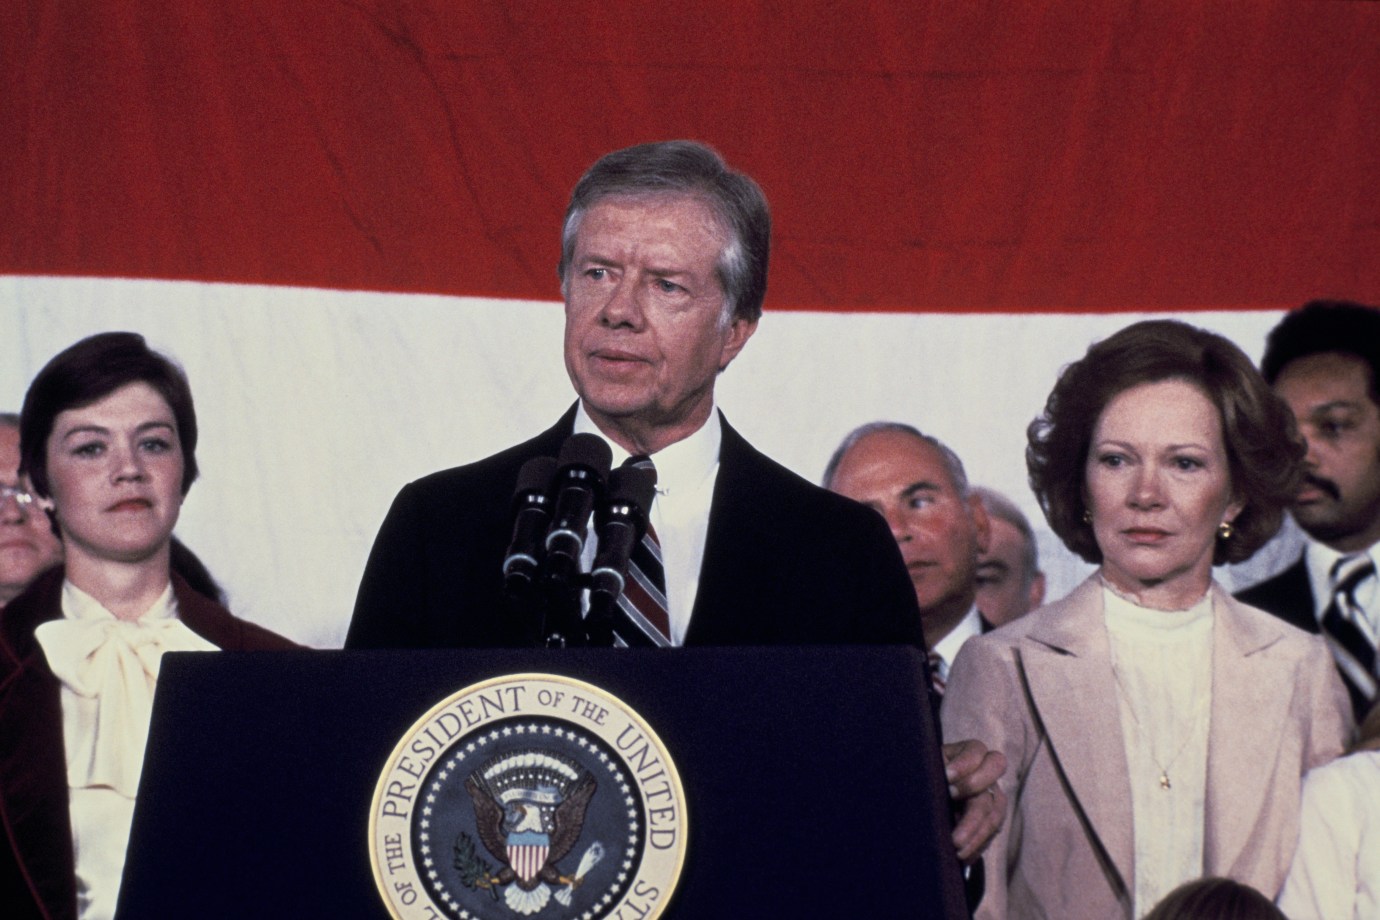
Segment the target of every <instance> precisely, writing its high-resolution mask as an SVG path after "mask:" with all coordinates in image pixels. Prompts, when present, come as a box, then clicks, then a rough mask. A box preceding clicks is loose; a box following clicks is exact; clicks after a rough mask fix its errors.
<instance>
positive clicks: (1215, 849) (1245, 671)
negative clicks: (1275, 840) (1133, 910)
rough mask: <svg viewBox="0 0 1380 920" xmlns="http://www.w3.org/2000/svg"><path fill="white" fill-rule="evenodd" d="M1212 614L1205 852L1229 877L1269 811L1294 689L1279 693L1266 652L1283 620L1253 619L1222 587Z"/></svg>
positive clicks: (1211, 868)
mask: <svg viewBox="0 0 1380 920" xmlns="http://www.w3.org/2000/svg"><path fill="white" fill-rule="evenodd" d="M1213 613H1214V620H1213V628H1212V675H1213V677H1212V716H1211V718H1212V722H1211V725H1210V726H1209V728H1208V768H1207V806H1206V811H1207V815H1206V825H1207V830H1206V836H1205V839H1204V841H1203V857H1204V864H1205V868H1206V870H1207V872H1208V873H1209V874H1212V875H1228V874H1230V873H1231V869H1232V865H1233V863H1234V862H1235V861H1236V859H1237V857H1238V856H1239V855H1240V854H1241V851H1242V850H1243V849H1244V848H1245V847H1246V844H1247V843H1248V842H1249V841H1250V837H1251V833H1252V831H1253V829H1254V825H1255V819H1256V817H1257V816H1258V815H1259V814H1261V812H1262V811H1264V810H1265V806H1264V801H1265V797H1266V796H1267V795H1268V794H1269V791H1270V784H1271V782H1272V780H1273V777H1274V775H1275V771H1274V770H1273V769H1272V765H1273V764H1274V762H1275V759H1276V757H1277V755H1278V752H1279V740H1280V735H1281V733H1282V732H1283V731H1284V728H1285V725H1286V724H1288V709H1289V703H1290V694H1288V693H1287V692H1281V687H1280V686H1279V673H1278V668H1277V667H1273V666H1272V664H1273V663H1272V661H1271V659H1270V656H1269V654H1268V653H1267V652H1266V649H1268V648H1269V647H1270V646H1271V645H1273V644H1274V643H1275V642H1277V641H1279V639H1280V638H1281V635H1282V633H1281V626H1280V624H1278V623H1275V622H1273V621H1271V620H1264V619H1261V618H1258V617H1257V618H1251V617H1247V616H1246V615H1245V614H1244V612H1243V611H1242V610H1241V608H1240V606H1239V605H1238V604H1237V602H1235V601H1233V600H1232V599H1231V598H1230V597H1228V596H1227V594H1226V593H1225V592H1223V591H1221V590H1220V589H1218V588H1216V587H1214V588H1213ZM1242 764H1249V765H1250V769H1246V770H1243V769H1241V765H1242Z"/></svg>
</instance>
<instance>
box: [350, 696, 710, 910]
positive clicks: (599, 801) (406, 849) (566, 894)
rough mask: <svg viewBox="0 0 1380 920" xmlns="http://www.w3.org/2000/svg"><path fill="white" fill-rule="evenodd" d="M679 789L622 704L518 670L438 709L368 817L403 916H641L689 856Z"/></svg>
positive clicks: (649, 736) (425, 720) (399, 751)
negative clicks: (686, 855)
mask: <svg viewBox="0 0 1380 920" xmlns="http://www.w3.org/2000/svg"><path fill="white" fill-rule="evenodd" d="M685 842H686V823H685V794H684V791H683V790H682V789H681V785H680V777H679V776H678V775H677V774H676V768H675V764H673V763H672V762H671V758H670V755H669V754H668V753H667V751H666V748H665V747H664V746H663V745H662V743H661V740H660V739H659V738H657V736H656V733H655V732H653V731H652V729H651V728H650V726H648V725H647V723H646V722H644V721H643V720H642V718H641V717H640V716H639V715H638V714H637V713H636V712H634V711H633V710H632V709H631V708H629V707H628V706H627V705H626V704H624V703H623V701H622V700H619V699H618V698H617V697H615V696H613V695H611V694H609V693H605V692H604V691H603V690H600V689H599V688H598V687H595V686H593V685H591V684H587V683H584V682H582V681H578V680H573V679H571V678H568V677H561V676H559V675H554V674H513V675H509V676H505V677H498V678H494V679H492V680H487V681H484V682H483V683H479V684H475V685H474V686H471V687H466V688H465V689H463V690H461V691H459V692H458V693H455V694H454V695H452V696H450V697H449V698H447V699H445V700H442V701H441V702H440V703H438V704H436V706H434V707H433V708H432V709H431V711H430V712H428V713H427V714H426V715H425V716H423V717H422V718H421V719H419V720H418V721H417V722H416V724H414V725H413V726H412V728H411V729H409V730H408V732H407V734H406V735H405V736H404V737H403V738H402V740H401V741H399V742H398V744H397V746H396V747H395V748H394V749H393V753H392V755H391V756H390V757H389V759H388V763H387V765H386V766H385V767H384V769H383V772H382V773H381V774H380V776H379V781H378V785H377V786H376V787H375V790H374V801H373V806H372V808H371V811H370V814H369V856H370V859H371V861H372V863H373V867H374V880H375V882H377V884H378V888H379V893H380V894H381V895H382V896H383V900H384V902H385V903H386V904H387V905H388V908H389V910H390V911H391V913H392V915H393V916H394V917H395V918H398V920H411V918H441V917H448V918H453V920H499V918H501V920H521V918H524V917H533V918H537V920H543V918H550V920H597V918H603V917H606V918H610V920H633V918H637V920H644V918H654V917H658V916H660V915H661V913H662V911H664V910H665V909H666V904H667V902H668V901H669V900H670V897H671V893H672V891H673V890H674V889H675V886H676V882H677V881H678V880H679V878H680V871H681V866H682V864H683V863H684V860H685Z"/></svg>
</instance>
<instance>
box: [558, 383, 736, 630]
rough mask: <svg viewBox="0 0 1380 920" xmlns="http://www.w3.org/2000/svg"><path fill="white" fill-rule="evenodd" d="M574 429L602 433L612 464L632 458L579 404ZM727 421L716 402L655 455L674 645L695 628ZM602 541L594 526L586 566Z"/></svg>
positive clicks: (656, 517)
mask: <svg viewBox="0 0 1380 920" xmlns="http://www.w3.org/2000/svg"><path fill="white" fill-rule="evenodd" d="M575 434H597V435H599V436H600V437H602V438H604V440H606V441H608V442H609V447H611V448H612V449H613V465H614V466H615V467H616V466H619V465H620V464H622V463H623V461H624V460H626V459H628V456H629V455H628V452H627V451H626V450H624V449H623V448H622V447H620V446H619V445H618V444H616V443H615V442H613V441H611V440H609V438H608V437H607V436H606V435H604V433H603V432H602V431H600V430H599V428H598V426H597V425H595V424H594V421H593V419H591V418H590V417H589V415H588V414H587V413H586V412H585V406H584V403H583V402H581V403H580V407H579V409H578V410H577V411H576V412H575ZM722 442H723V425H722V423H721V422H720V421H719V412H718V409H717V408H715V407H713V406H711V407H710V410H709V420H708V421H707V422H705V424H704V425H702V426H700V428H699V430H698V431H696V432H695V433H694V434H692V435H690V436H689V437H688V438H684V439H682V440H680V441H677V442H676V443H674V444H672V445H670V446H669V447H665V448H662V449H661V450H659V451H657V452H656V453H655V454H653V455H652V462H653V463H654V464H656V499H655V500H654V501H653V502H652V510H651V513H650V515H649V517H650V518H651V522H652V527H653V528H654V529H655V530H656V535H657V540H658V542H660V544H661V558H662V565H663V567H664V568H665V571H666V604H667V608H668V609H667V613H668V614H669V616H670V619H671V644H672V645H683V644H684V643H685V633H686V630H688V629H689V628H690V614H691V612H692V611H693V610H694V608H695V596H696V594H697V593H698V592H699V586H700V566H701V565H702V564H703V562H704V543H705V537H706V535H707V534H708V532H709V506H710V504H711V503H712V502H713V500H714V483H715V481H716V480H717V479H718V478H719V445H720V444H721V443H722ZM596 547H597V540H596V538H595V537H594V533H593V529H592V528H591V530H590V537H589V539H587V540H586V541H585V549H584V558H583V563H584V566H585V568H586V569H588V568H589V566H590V563H591V562H592V561H593V559H594V554H595V552H596Z"/></svg>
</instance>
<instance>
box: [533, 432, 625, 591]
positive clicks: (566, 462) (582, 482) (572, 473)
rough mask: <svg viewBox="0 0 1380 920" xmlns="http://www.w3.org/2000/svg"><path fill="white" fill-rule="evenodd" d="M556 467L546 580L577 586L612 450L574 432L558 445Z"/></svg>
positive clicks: (598, 439)
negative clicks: (586, 540) (582, 555)
mask: <svg viewBox="0 0 1380 920" xmlns="http://www.w3.org/2000/svg"><path fill="white" fill-rule="evenodd" d="M557 464H558V466H559V468H558V469H557V470H556V478H555V481H554V482H553V483H552V487H551V488H552V491H553V492H554V493H555V495H556V504H555V510H554V511H553V512H552V515H551V527H550V529H549V530H548V531H547V533H546V577H547V579H548V581H550V582H552V583H555V584H559V585H564V586H566V587H568V588H572V589H573V588H577V587H579V585H578V584H577V580H578V578H577V576H578V575H579V574H580V554H581V553H582V552H584V548H585V532H586V530H587V529H588V527H589V516H590V513H591V512H592V511H593V510H594V503H595V501H596V500H598V499H599V498H600V497H601V495H602V493H603V491H604V479H605V477H607V476H608V474H609V467H610V466H611V465H612V464H613V451H612V450H611V449H610V448H609V445H608V443H607V442H605V441H604V439H603V438H601V437H599V436H598V435H597V434H575V435H571V436H570V437H569V438H567V439H566V442H565V444H563V445H561V454H560V457H558V458H557Z"/></svg>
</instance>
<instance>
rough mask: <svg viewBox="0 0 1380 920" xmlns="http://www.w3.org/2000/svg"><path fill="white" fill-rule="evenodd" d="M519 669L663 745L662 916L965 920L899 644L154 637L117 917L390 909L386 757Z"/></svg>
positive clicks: (921, 718) (913, 660) (538, 919)
mask: <svg viewBox="0 0 1380 920" xmlns="http://www.w3.org/2000/svg"><path fill="white" fill-rule="evenodd" d="M518 673H540V674H551V675H561V676H563V677H565V678H571V679H574V680H578V681H583V682H587V683H589V684H592V685H594V686H596V687H598V688H601V689H602V690H604V691H606V692H607V693H609V694H612V695H614V696H616V697H617V698H619V699H621V700H622V701H623V702H625V703H626V704H628V706H629V707H631V708H632V709H634V710H636V712H637V713H638V714H639V715H640V716H641V717H642V719H643V720H645V722H646V723H647V724H648V725H649V726H650V727H651V728H652V729H653V730H654V732H655V733H656V735H657V736H659V737H660V739H661V741H662V742H663V743H664V745H665V748H666V749H667V751H668V752H669V754H670V757H671V759H672V760H673V761H674V763H675V765H676V768H677V769H678V771H679V776H680V780H681V784H682V787H683V790H684V796H685V811H686V815H685V818H686V842H685V846H686V850H685V858H684V863H683V869H682V872H681V874H680V878H679V884H678V885H677V887H676V890H675V894H674V896H673V897H672V898H671V900H670V902H669V905H668V907H667V909H666V912H665V914H664V916H666V917H670V918H736V917H772V918H774V917H792V918H808V917H868V918H887V917H907V918H922V920H923V918H945V920H949V918H958V917H967V916H968V913H967V909H966V907H965V905H964V896H963V887H962V880H961V876H960V870H959V867H958V864H957V859H956V857H955V855H954V851H953V846H952V844H951V842H950V832H951V818H950V815H949V811H948V802H947V795H946V783H945V780H944V775H943V767H942V763H941V760H940V756H939V751H938V749H937V747H936V745H935V743H934V742H933V740H932V739H933V737H934V726H933V718H932V715H931V712H930V708H929V706H928V703H927V701H926V695H925V684H924V679H925V671H924V668H923V661H922V658H921V656H920V654H919V653H918V652H916V651H915V650H914V649H910V648H899V647H874V648H862V647H857V648H854V647H846V648H838V647H811V648H777V647H771V648H767V647H762V648H750V647H749V648H691V649H675V650H655V649H647V650H635V649H619V650H613V649H581V650H573V649H572V650H562V651H548V650H534V649H503V650H484V651H478V650H464V651H461V650H435V651H370V652H364V651H340V652H322V651H303V652H276V653H247V652H219V653H174V654H169V655H167V656H166V657H165V658H164V661H163V665H162V672H161V676H160V679H159V686H158V693H157V697H156V699H155V702H154V712H153V720H152V724H151V728H150V733H149V742H148V749H147V754H146V759H145V766H144V772H143V777H142V780H141V783H140V788H139V796H138V804H137V806H136V809H135V815H134V824H133V828H132V831H131V837H130V848H129V855H128V859H127V862H126V868H125V877H124V882H123V885H122V888H121V892H120V902H119V909H118V913H117V916H118V917H120V918H121V920H138V918H146V917H154V918H164V917H198V918H244V917H255V918H273V917H294V918H300V917H332V918H370V920H373V918H388V917H389V916H390V913H389V909H388V907H387V906H386V905H385V903H384V900H383V898H382V896H381V895H380V894H379V892H378V889H377V887H376V885H375V881H374V872H373V869H372V866H371V861H370V842H369V839H368V833H369V827H370V815H371V808H374V807H375V802H374V792H375V787H376V785H377V784H378V781H379V777H380V775H381V773H382V771H383V770H384V767H385V764H386V763H387V762H388V760H389V758H390V754H392V753H393V751H394V748H395V746H397V745H398V743H399V741H400V739H403V738H404V736H406V735H407V733H408V731H409V729H410V728H411V727H412V726H413V725H414V723H417V721H418V720H419V719H420V718H421V717H422V716H423V715H424V714H426V713H428V711H429V710H431V709H432V708H433V707H434V706H435V705H436V704H437V703H438V702H439V701H442V700H444V699H446V698H447V697H448V696H450V695H452V694H454V693H455V692H456V691H458V690H460V689H461V688H464V687H467V686H470V685H474V684H476V683H479V682H481V681H486V680H489V679H492V678H495V677H500V676H503V675H510V674H518ZM506 916H511V917H513V918H514V920H521V918H522V915H520V914H518V913H509V914H506ZM572 916H578V914H572V913H571V912H569V911H563V910H562V909H561V908H560V906H559V905H557V904H556V902H555V901H554V900H553V901H552V902H551V904H550V906H549V907H548V908H546V909H544V910H541V911H540V912H536V913H533V914H531V917H533V918H535V920H546V918H553V920H554V918H567V917H572ZM623 916H624V917H625V918H626V917H628V916H630V914H629V913H628V912H626V911H625V912H624V915H623Z"/></svg>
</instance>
